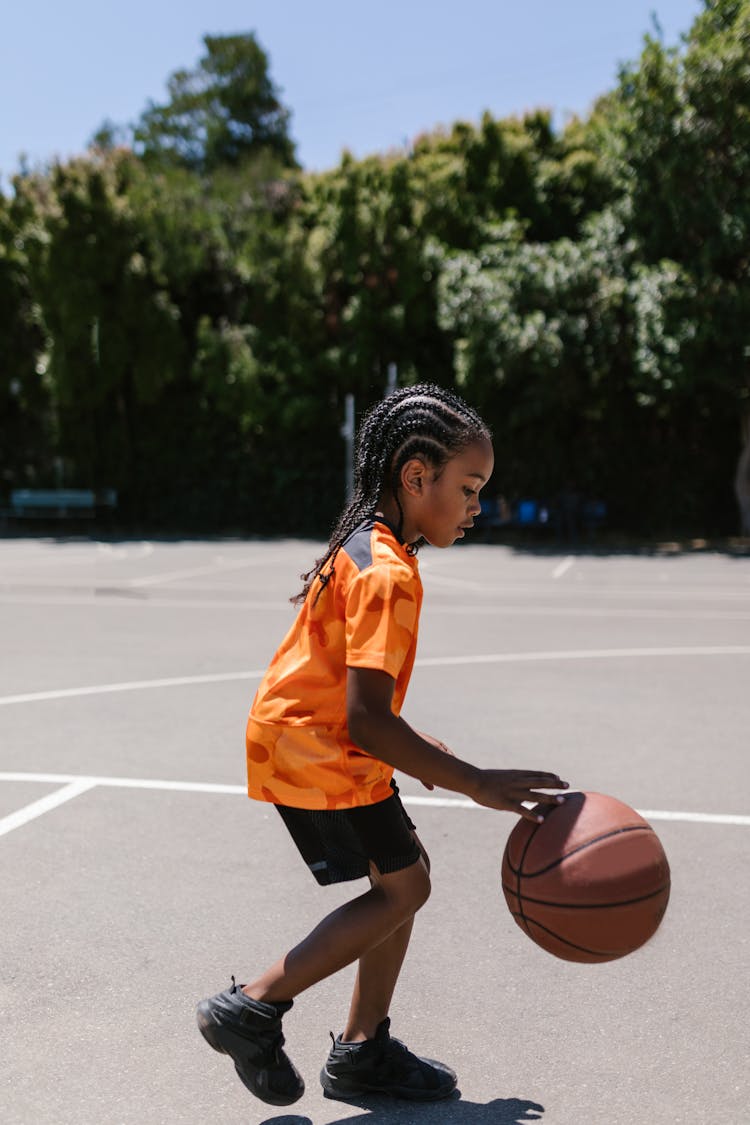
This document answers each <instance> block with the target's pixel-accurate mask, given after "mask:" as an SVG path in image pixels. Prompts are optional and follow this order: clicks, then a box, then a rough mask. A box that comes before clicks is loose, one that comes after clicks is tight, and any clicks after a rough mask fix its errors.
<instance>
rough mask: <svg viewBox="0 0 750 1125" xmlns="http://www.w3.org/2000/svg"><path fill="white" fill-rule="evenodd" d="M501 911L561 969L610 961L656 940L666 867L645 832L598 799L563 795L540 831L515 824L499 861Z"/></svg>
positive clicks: (626, 812)
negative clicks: (503, 907)
mask: <svg viewBox="0 0 750 1125" xmlns="http://www.w3.org/2000/svg"><path fill="white" fill-rule="evenodd" d="M502 875H503V892H504V894H505V901H506V902H507V904H508V909H509V910H510V912H511V914H512V915H513V917H514V918H515V920H516V922H517V923H518V925H519V926H520V927H521V929H522V930H523V931H524V932H525V933H526V934H528V936H529V937H530V938H531V939H532V941H535V942H536V944H537V945H540V946H541V947H542V949H546V950H547V952H548V953H554V954H555V956H556V957H562V958H563V959H564V960H566V961H585V962H595V961H613V960H614V959H615V958H616V957H624V956H625V954H626V953H632V952H633V950H634V949H638V948H639V947H640V946H641V945H643V944H644V943H645V942H647V941H648V939H649V938H650V937H651V936H652V935H653V934H654V933H655V932H656V930H657V928H658V926H659V923H660V922H661V920H662V917H663V915H664V911H665V910H666V908H667V902H668V901H669V885H670V883H669V864H668V862H667V857H666V855H665V854H664V849H663V847H662V846H661V842H660V840H659V837H658V836H657V835H656V833H655V832H654V830H653V828H652V827H651V825H650V824H649V823H648V822H647V821H645V820H644V819H643V817H642V816H640V815H639V813H637V812H636V811H635V809H631V808H630V807H629V806H628V805H625V804H623V802H622V801H617V800H615V798H614V797H606V796H604V795H603V794H601V793H570V794H568V795H566V797H565V801H564V803H563V804H561V805H558V806H556V807H554V808H553V809H552V811H551V812H550V813H548V815H547V816H546V817H545V819H544V822H543V823H542V824H533V823H532V822H531V821H530V820H519V822H518V824H516V826H515V828H514V829H513V831H512V832H511V834H510V836H509V837H508V843H507V844H506V846H505V852H504V854H503V866H502Z"/></svg>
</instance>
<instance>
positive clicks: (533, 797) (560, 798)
mask: <svg viewBox="0 0 750 1125" xmlns="http://www.w3.org/2000/svg"><path fill="white" fill-rule="evenodd" d="M526 800H527V801H537V802H538V803H539V804H540V805H562V804H563V803H564V802H565V801H566V800H567V798H566V797H565V796H564V795H563V794H562V793H532V792H530V793H529V795H528V797H526Z"/></svg>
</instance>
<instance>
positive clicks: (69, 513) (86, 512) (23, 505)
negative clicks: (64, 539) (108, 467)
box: [4, 488, 117, 520]
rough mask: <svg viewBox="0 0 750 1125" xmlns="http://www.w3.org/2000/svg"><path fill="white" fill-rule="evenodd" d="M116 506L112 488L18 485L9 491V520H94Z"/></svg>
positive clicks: (6, 514) (115, 496)
mask: <svg viewBox="0 0 750 1125" xmlns="http://www.w3.org/2000/svg"><path fill="white" fill-rule="evenodd" d="M116 507H117V493H116V492H115V490H114V489H113V488H105V489H101V490H99V491H94V490H93V489H88V488H16V489H14V490H13V491H12V492H11V494H10V507H9V508H6V509H5V510H4V515H5V516H6V518H10V519H22V520H33V519H93V518H94V517H95V516H97V515H99V514H100V513H101V512H111V511H114V509H115V508H116Z"/></svg>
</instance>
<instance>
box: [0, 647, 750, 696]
mask: <svg viewBox="0 0 750 1125" xmlns="http://www.w3.org/2000/svg"><path fill="white" fill-rule="evenodd" d="M682 656H685V657H690V656H750V645H708V646H697V645H696V646H683V647H679V648H593V649H568V650H566V649H563V650H558V651H555V650H552V651H550V652H489V653H480V654H477V655H473V656H426V657H422V658H420V659H417V660H416V661H415V667H418V668H447V667H457V666H459V665H464V664H533V663H540V662H546V661H553V660H628V659H634V658H635V659H639V658H640V659H649V658H651V657H657V658H658V657H682ZM265 672H266V669H265V668H261V669H255V670H253V671H249V672H215V673H211V674H207V675H203V676H173V677H168V678H164V679H157V680H129V681H126V682H124V683H113V684H94V685H90V686H86V687H76V688H59V689H57V690H54V691H29V692H23V693H21V694H19V695H3V696H0V707H7V706H10V705H11V704H14V703H41V702H44V701H45V700H48V699H73V698H76V697H77V696H80V695H106V694H108V693H109V692H121V691H146V690H149V689H153V688H170V687H187V686H191V685H195V684H220V683H229V682H230V681H232V680H259V679H260V678H261V677H262V676H264V675H265Z"/></svg>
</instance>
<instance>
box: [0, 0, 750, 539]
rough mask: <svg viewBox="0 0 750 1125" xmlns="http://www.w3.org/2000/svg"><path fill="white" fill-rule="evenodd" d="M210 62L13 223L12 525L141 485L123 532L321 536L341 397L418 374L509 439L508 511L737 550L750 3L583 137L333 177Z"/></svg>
mask: <svg viewBox="0 0 750 1125" xmlns="http://www.w3.org/2000/svg"><path fill="white" fill-rule="evenodd" d="M205 46H206V54H205V56H204V57H203V58H202V59H201V60H200V62H199V63H198V65H197V67H196V68H195V69H194V70H193V71H184V72H179V73H178V74H176V75H173V76H172V79H171V80H170V83H169V101H168V103H167V104H166V105H163V106H155V105H151V106H149V107H148V108H147V109H146V110H145V112H144V113H143V115H142V117H141V120H140V121H139V122H138V123H136V124H135V125H134V126H132V127H131V128H129V129H127V130H123V129H117V128H115V127H113V126H110V125H107V126H105V127H103V128H102V129H101V130H100V132H99V133H98V134H97V136H96V138H95V141H94V142H93V143H92V146H91V148H90V150H89V152H88V153H87V154H86V155H85V156H83V157H80V158H78V159H76V160H73V161H70V162H68V163H66V164H56V165H54V166H53V167H51V168H48V169H44V170H43V171H39V172H35V173H25V174H23V175H19V176H17V177H16V178H15V180H14V182H13V190H12V193H11V194H10V195H9V196H7V197H3V196H2V195H0V341H1V347H0V474H2V475H1V477H0V506H2V502H3V499H4V495H7V493H8V492H9V491H10V489H12V488H16V487H22V486H31V485H37V486H51V485H54V484H60V483H65V484H66V485H68V486H78V487H87V488H105V487H109V488H115V489H116V490H117V492H118V495H119V506H118V513H117V518H118V521H119V522H120V524H121V526H122V527H123V529H136V528H138V529H143V530H146V529H148V530H151V531H154V530H165V531H167V530H169V531H193V532H207V531H219V530H237V531H244V532H255V533H264V532H276V531H287V532H296V533H304V534H319V535H324V534H325V533H326V532H327V530H328V528H329V526H330V524H331V523H332V521H333V519H334V517H335V515H336V513H337V511H338V510H339V508H340V507H341V504H342V501H343V498H344V480H345V474H344V442H343V440H342V436H341V430H340V428H341V424H342V421H343V416H344V399H345V396H346V395H347V394H350V393H351V394H354V396H355V400H356V406H357V412H358V413H361V412H362V411H363V410H365V409H366V408H367V407H369V406H370V405H371V403H372V402H373V401H375V400H376V399H377V398H379V397H381V396H382V395H383V394H384V393H385V390H386V386H387V384H388V379H389V369H390V370H393V365H395V367H396V370H397V372H398V380H399V382H400V383H406V382H411V381H415V380H417V379H430V380H433V381H436V382H438V383H442V384H444V385H452V386H456V387H457V388H458V389H459V390H460V391H461V392H462V393H465V394H466V396H467V397H468V398H469V399H470V400H471V401H472V402H473V403H474V404H476V405H477V406H478V407H479V408H480V409H481V410H482V411H483V412H484V414H485V416H486V417H487V420H488V421H489V423H490V424H491V426H492V428H493V429H494V432H495V436H496V450H497V466H496V472H495V478H494V480H493V482H492V484H491V485H490V486H489V489H488V491H489V492H493V491H494V492H497V493H500V492H501V493H503V494H504V495H505V496H506V497H507V498H509V499H513V498H517V497H521V496H524V495H531V496H534V497H537V498H539V499H541V500H544V501H545V502H547V503H548V504H554V502H555V499H556V497H557V496H558V495H559V493H560V492H561V490H564V489H575V490H577V491H578V492H580V493H582V494H584V495H586V496H588V497H590V498H592V499H593V498H599V499H602V500H605V501H606V502H607V504H608V507H609V512H610V516H609V522H610V525H611V526H612V527H616V528H619V529H621V530H623V531H627V532H631V533H644V534H648V533H656V532H659V533H661V532H667V531H671V532H673V533H678V532H683V531H684V532H692V533H695V534H727V533H732V532H733V531H735V530H736V529H737V515H736V502H735V497H734V494H733V479H734V476H735V468H736V465H737V462H738V458H739V457H740V453H741V450H742V448H743V432H744V434H745V441H747V440H748V438H750V434H748V431H747V419H748V417H749V416H750V339H748V330H747V325H748V323H750V315H749V314H750V307H749V306H750V295H749V294H750V290H749V288H748V261H749V259H748V246H749V245H750V241H749V239H748V235H749V234H750V174H749V172H750V0H706V3H705V10H704V12H702V14H701V15H700V16H699V17H698V19H697V20H696V23H695V25H694V27H693V29H692V31H691V33H690V35H689V37H688V38H687V40H686V42H685V43H684V44H683V45H682V46H681V47H680V48H668V47H665V46H664V45H663V44H662V43H661V42H659V41H658V40H656V39H653V38H647V39H646V40H645V44H644V50H643V53H642V56H641V58H640V59H639V60H638V61H637V62H635V63H633V64H632V65H630V66H628V67H626V68H624V69H623V72H622V74H621V76H620V81H619V84H618V86H617V88H616V89H615V90H613V91H612V92H611V93H610V94H608V95H607V96H606V97H604V98H602V99H601V100H600V102H599V103H598V104H597V105H596V107H595V108H594V110H593V112H592V113H591V115H590V117H589V118H588V119H587V120H585V121H579V120H575V121H572V122H571V123H569V124H568V125H567V127H566V128H565V129H563V130H561V131H556V130H555V129H553V127H552V124H551V121H550V118H549V115H547V114H545V113H533V114H530V115H528V116H526V117H524V118H523V119H508V120H495V119H493V118H492V117H490V116H489V115H485V117H484V118H483V119H482V121H481V122H479V123H478V124H476V125H470V124H465V123H457V124H456V125H454V126H453V128H452V129H450V130H447V131H438V132H435V133H431V134H428V135H425V136H422V137H419V138H417V139H416V140H415V141H414V143H413V145H412V146H411V147H410V149H409V150H408V151H402V152H395V153H391V154H387V155H384V156H382V157H371V158H368V159H366V160H361V161H356V160H354V159H353V158H352V157H351V156H349V155H347V154H344V156H343V157H342V160H341V162H340V164H339V166H338V167H336V168H334V169H332V170H331V171H329V172H326V173H323V174H317V175H309V174H305V173H304V172H302V171H301V170H300V169H299V167H298V166H297V164H296V161H295V154H294V147H293V144H292V142H291V140H290V137H289V113H288V111H287V110H286V109H285V107H284V106H283V105H282V103H281V101H280V98H279V95H278V92H277V90H276V87H275V86H274V84H273V82H272V81H271V79H270V75H269V67H268V59H267V57H266V55H265V53H264V51H263V49H262V48H261V46H260V45H259V43H258V41H257V39H256V38H255V36H253V35H244V36H241V35H235V36H227V37H223V38H222V37H207V38H206V40H205ZM743 426H744V427H745V430H744V431H743ZM749 471H750V470H749ZM740 476H742V474H740ZM748 489H750V482H749V483H748ZM749 507H750V503H749ZM747 518H748V520H750V510H749V511H748V513H747Z"/></svg>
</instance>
